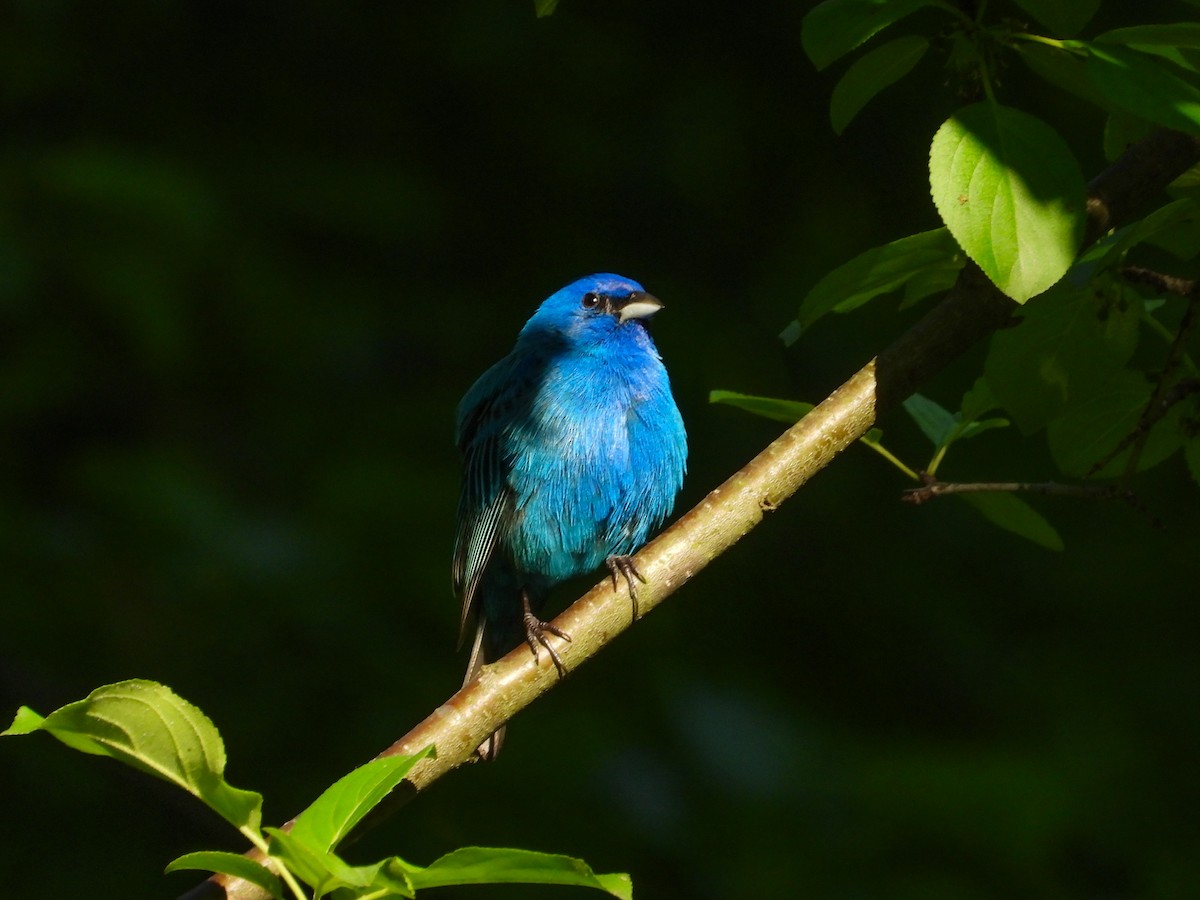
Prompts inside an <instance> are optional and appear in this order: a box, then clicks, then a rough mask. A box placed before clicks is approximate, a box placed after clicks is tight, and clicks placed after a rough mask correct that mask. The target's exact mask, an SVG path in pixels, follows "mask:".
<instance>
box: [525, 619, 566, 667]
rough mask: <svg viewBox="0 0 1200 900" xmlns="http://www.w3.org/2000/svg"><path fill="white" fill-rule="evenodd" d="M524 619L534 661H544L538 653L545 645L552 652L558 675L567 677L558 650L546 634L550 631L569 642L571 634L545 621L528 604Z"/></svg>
mask: <svg viewBox="0 0 1200 900" xmlns="http://www.w3.org/2000/svg"><path fill="white" fill-rule="evenodd" d="M523 619H524V622H525V643H527V644H528V645H529V649H530V650H531V651H533V661H534V662H535V663H540V662H541V661H542V658H541V655H540V654H539V653H538V647H539V646H540V647H544V648H546V652H547V653H549V654H550V661H551V662H552V663H554V668H555V669H557V670H558V677H559V678H564V677H566V674H567V670H566V668H565V667H564V666H563V661H562V659H560V658H559V655H558V652H557V651H556V650H555V649H554V648H553V647H551V646H550V640H549V639H548V638H547V637H546V634H547V633H549V634H552V635H554V636H555V637H558V638H562V639H563V640H564V641H566V642H567V643H568V644H569V643H571V636H570V635H569V634H567V633H566V632H565V631H563V630H562V629H561V628H557V627H555V626H554V625H551V624H550V623H549V622H543V621H542V620H541V619H539V618H538V617H537V616H535V615H534V614H533V613H532V612H531V611H530V609H529V607H528V605H527V606H526V607H525V615H524V616H523Z"/></svg>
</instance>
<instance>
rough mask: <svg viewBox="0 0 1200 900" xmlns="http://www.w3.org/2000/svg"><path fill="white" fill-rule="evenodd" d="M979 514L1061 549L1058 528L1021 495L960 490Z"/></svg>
mask: <svg viewBox="0 0 1200 900" xmlns="http://www.w3.org/2000/svg"><path fill="white" fill-rule="evenodd" d="M956 496H959V497H962V499H963V500H965V501H966V503H967V504H968V505H969V506H971V507H972V508H974V509H975V510H976V511H977V512H978V513H979V514H980V515H982V516H983V517H984V518H985V519H987V520H988V521H989V522H991V523H992V524H993V525H998V526H999V527H1001V528H1003V529H1004V530H1005V531H1011V532H1012V533H1013V534H1017V535H1020V536H1021V537H1023V538H1027V539H1028V540H1031V541H1033V542H1034V543H1035V544H1038V545H1040V546H1042V547H1045V548H1046V549H1047V550H1062V549H1063V542H1062V538H1061V537H1059V535H1058V532H1057V531H1056V530H1055V529H1054V526H1053V525H1051V524H1050V523H1049V522H1047V521H1046V519H1045V518H1044V517H1043V516H1042V514H1041V513H1039V512H1038V511H1037V510H1035V509H1034V508H1033V507H1032V506H1030V505H1029V504H1028V503H1026V502H1025V501H1024V500H1022V499H1020V498H1019V497H1016V496H1014V495H1013V494H1012V493H1010V492H1007V491H996V492H993V493H981V494H958V495H956Z"/></svg>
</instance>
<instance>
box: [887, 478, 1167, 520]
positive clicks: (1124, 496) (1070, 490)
mask: <svg viewBox="0 0 1200 900" xmlns="http://www.w3.org/2000/svg"><path fill="white" fill-rule="evenodd" d="M923 481H924V482H925V483H924V484H922V485H921V486H920V487H915V488H908V489H907V490H905V491H901V493H900V499H901V500H903V501H904V502H905V503H911V504H913V505H914V506H920V505H921V504H922V503H928V502H929V501H930V500H932V499H933V498H934V497H943V496H946V495H949V494H997V493H1025V494H1041V495H1042V496H1044V497H1078V498H1081V499H1084V500H1122V501H1124V502H1125V503H1128V504H1129V506H1130V507H1132V508H1133V509H1134V510H1136V511H1137V512H1139V513H1141V514H1142V515H1143V516H1145V517H1146V519H1147V520H1148V521H1149V522H1150V524H1151V525H1153V526H1154V527H1155V528H1162V527H1163V524H1162V522H1161V520H1159V519H1158V517H1157V516H1155V515H1154V514H1153V513H1151V512H1150V510H1148V509H1147V508H1146V506H1145V504H1143V503H1142V501H1141V499H1140V498H1139V497H1138V496H1137V494H1135V493H1134V492H1133V491H1131V490H1128V489H1127V488H1123V487H1121V486H1120V485H1117V484H1059V483H1058V482H1056V481H938V480H937V479H936V478H934V477H931V476H928V475H926V476H925V477H924V478H923Z"/></svg>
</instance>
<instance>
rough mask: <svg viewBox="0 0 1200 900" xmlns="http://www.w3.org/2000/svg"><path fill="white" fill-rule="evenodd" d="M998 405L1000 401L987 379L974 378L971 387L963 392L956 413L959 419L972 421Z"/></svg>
mask: <svg viewBox="0 0 1200 900" xmlns="http://www.w3.org/2000/svg"><path fill="white" fill-rule="evenodd" d="M999 405H1000V402H999V401H998V400H997V399H996V395H995V394H994V393H992V386H991V385H990V384H988V381H987V379H986V378H976V379H975V383H974V384H973V385H971V389H970V390H969V391H967V392H966V393H965V394H963V398H962V404H961V405H960V412H959V414H958V415H959V420H960V421H962V422H974V421H975V420H976V419H978V418H980V417H982V416H983V415H984V414H985V413H990V412H991V411H992V410H993V409H995V408H996V407H997V406H999Z"/></svg>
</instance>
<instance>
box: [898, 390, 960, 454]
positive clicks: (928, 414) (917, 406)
mask: <svg viewBox="0 0 1200 900" xmlns="http://www.w3.org/2000/svg"><path fill="white" fill-rule="evenodd" d="M904 411H905V412H907V413H908V414H909V415H910V416H911V417H912V419H913V421H914V422H916V423H917V425H918V426H919V427H920V429H921V431H922V433H924V435H925V437H927V438H929V440H930V441H931V442H932V443H933V446H934V448H935V449H940V448H941V446H942V445H943V444H945V443H946V440H947V439H948V438H949V437H950V433H951V432H952V431H954V426H955V425H956V424H957V422H956V420H955V418H954V414H953V413H951V412H950V411H949V410H947V409H946V408H945V407H944V406H941V405H940V404H938V403H937V402H936V401H933V400H930V399H929V398H928V397H926V396H924V395H923V394H913V395H912V396H911V397H909V398H908V399H907V400H905V401H904Z"/></svg>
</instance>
